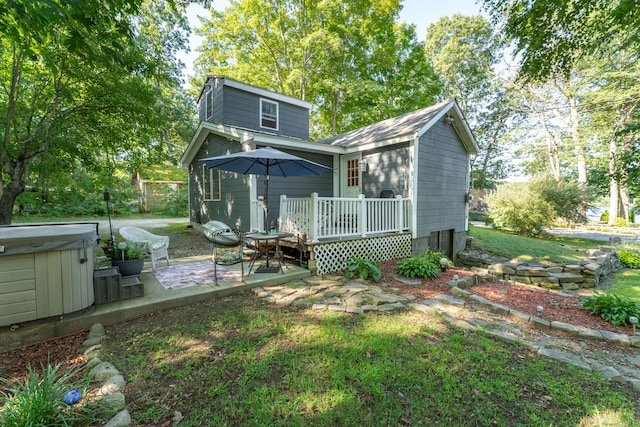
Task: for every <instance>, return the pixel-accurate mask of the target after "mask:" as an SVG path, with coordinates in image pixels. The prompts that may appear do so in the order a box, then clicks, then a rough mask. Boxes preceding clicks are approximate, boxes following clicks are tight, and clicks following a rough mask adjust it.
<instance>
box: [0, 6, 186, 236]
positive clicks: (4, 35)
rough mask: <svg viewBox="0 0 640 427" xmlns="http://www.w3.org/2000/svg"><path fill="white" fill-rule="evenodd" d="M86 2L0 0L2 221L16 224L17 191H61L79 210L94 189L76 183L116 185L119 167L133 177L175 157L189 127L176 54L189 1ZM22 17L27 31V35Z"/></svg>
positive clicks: (183, 34)
mask: <svg viewBox="0 0 640 427" xmlns="http://www.w3.org/2000/svg"><path fill="white" fill-rule="evenodd" d="M89 3H90V4H89ZM89 3H88V2H79V3H78V2H58V1H42V2H37V4H36V3H34V2H31V1H25V0H18V1H16V2H12V4H13V6H12V7H11V8H10V9H9V10H6V7H3V6H2V5H0V11H1V12H2V13H0V15H1V16H0V21H2V22H5V21H6V22H7V23H9V24H10V25H8V26H4V25H3V26H1V27H2V29H0V47H1V49H0V50H1V52H2V55H3V58H2V59H3V61H0V84H2V86H3V87H6V88H8V89H7V90H6V91H2V92H0V117H2V123H5V124H6V125H7V126H8V127H7V128H6V129H5V130H4V134H5V135H6V138H5V141H4V144H3V145H2V147H0V163H1V164H0V167H1V168H2V170H3V176H2V186H3V188H2V191H0V224H8V223H10V222H11V217H12V215H13V212H14V209H13V208H14V205H15V202H16V197H17V196H18V195H20V194H21V193H22V192H24V191H26V190H28V189H33V190H35V191H36V192H38V193H40V196H41V200H42V202H43V203H46V202H47V200H48V197H49V196H50V195H51V194H50V193H51V192H52V189H55V190H57V191H59V192H60V193H61V194H59V195H58V197H59V198H65V197H66V198H68V199H70V200H69V203H66V205H67V206H72V207H74V208H73V209H74V212H73V213H75V212H76V209H79V208H78V206H80V204H84V205H87V206H88V203H87V202H86V201H84V200H83V197H84V194H93V192H90V193H85V192H82V191H75V190H76V189H77V187H76V186H75V183H76V182H77V183H79V184H81V186H82V187H84V188H90V187H91V186H93V187H95V188H93V189H94V190H95V189H96V188H98V189H99V188H100V187H103V186H111V185H110V184H111V177H112V176H114V171H116V170H120V171H127V172H128V175H129V176H131V175H132V173H133V172H135V171H136V170H139V168H140V167H141V166H142V165H144V164H149V163H163V162H166V161H169V160H177V159H176V158H175V156H176V154H175V151H176V150H175V147H182V146H185V145H186V140H187V139H188V137H189V136H190V135H189V134H190V132H192V130H193V126H194V114H193V112H194V105H193V101H192V100H191V101H189V102H186V101H187V100H186V96H185V93H186V92H185V91H184V89H182V87H181V85H180V81H179V77H180V68H179V65H178V62H177V59H176V57H175V54H176V53H177V52H178V51H179V50H180V49H182V48H183V43H184V42H186V23H187V20H186V17H184V16H182V14H181V13H182V11H183V10H182V9H181V8H184V7H186V5H185V4H184V3H179V2H169V3H166V4H164V5H161V6H159V7H157V8H154V5H156V3H158V2H142V1H140V0H96V1H94V2H89ZM3 4H4V3H3ZM165 21H166V22H165ZM26 22H29V23H31V24H29V26H28V28H30V30H29V31H28V32H26V33H21V30H20V28H22V27H23V26H24V25H25V23H26ZM167 22H170V24H169V25H164V24H166V23H167ZM34 32H35V33H34ZM12 82H13V83H12ZM187 129H188V130H187ZM172 157H173V158H172ZM78 165H82V167H79V166H78ZM87 171H89V172H91V175H87V174H86V172H87ZM91 181H93V184H91V183H90V182H91ZM65 192H66V196H65V195H63V194H62V193H65ZM52 206H56V205H52ZM79 211H80V213H85V212H84V209H82V210H80V209H79ZM54 213H55V214H68V213H69V212H62V211H60V210H58V211H56V212H54Z"/></svg>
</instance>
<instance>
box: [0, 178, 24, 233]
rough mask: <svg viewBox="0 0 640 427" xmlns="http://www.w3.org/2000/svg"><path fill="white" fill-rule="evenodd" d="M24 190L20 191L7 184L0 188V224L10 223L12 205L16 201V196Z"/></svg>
mask: <svg viewBox="0 0 640 427" xmlns="http://www.w3.org/2000/svg"><path fill="white" fill-rule="evenodd" d="M23 191H24V190H22V191H20V190H19V188H17V187H15V186H12V185H8V186H7V187H5V188H3V189H2V196H0V225H9V224H11V219H12V218H13V205H14V204H15V202H16V197H18V195H19V194H20V193H22V192H23Z"/></svg>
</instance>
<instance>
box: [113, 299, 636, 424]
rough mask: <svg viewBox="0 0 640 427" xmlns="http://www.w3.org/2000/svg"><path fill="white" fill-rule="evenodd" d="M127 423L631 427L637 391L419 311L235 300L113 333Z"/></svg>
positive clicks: (141, 321)
mask: <svg viewBox="0 0 640 427" xmlns="http://www.w3.org/2000/svg"><path fill="white" fill-rule="evenodd" d="M107 332H108V340H107V341H106V342H105V344H104V347H103V349H102V350H101V353H104V354H105V355H108V357H109V360H110V361H112V362H113V363H115V365H116V366H117V368H118V369H119V370H121V371H122V372H123V373H124V375H125V376H126V378H127V381H128V385H127V403H128V407H127V408H128V410H129V412H130V413H131V415H132V418H133V422H134V424H135V425H151V424H153V425H160V424H162V423H164V422H166V421H168V420H171V419H172V418H173V416H174V412H175V411H180V412H181V413H182V415H183V416H184V419H183V421H182V422H181V423H180V426H213V425H215V426H236V425H243V426H307V425H315V426H336V425H339V426H356V425H357V426H399V425H407V426H419V425H424V426H437V425H442V426H489V425H492V426H493V425H495V426H550V425H553V426H604V425H616V426H632V425H638V423H640V406H639V405H638V404H637V403H638V399H640V392H639V391H638V390H633V389H632V388H629V387H626V386H623V385H620V384H616V383H614V382H609V381H606V380H605V379H604V378H603V377H602V376H601V375H599V374H598V373H597V372H590V371H586V370H581V369H578V368H575V367H572V366H570V365H566V364H564V363H559V362H553V361H549V360H546V359H543V358H541V357H538V356H536V355H535V354H533V353H532V352H531V351H529V350H527V349H525V348H524V347H519V346H514V345H510V344H507V343H503V342H502V341H497V340H495V339H493V338H490V337H487V336H484V335H482V334H481V333H475V332H469V331H465V330H461V329H457V328H454V327H451V326H449V325H448V324H447V323H445V322H444V321H443V320H442V319H441V318H440V317H438V316H436V315H426V314H424V313H418V312H414V311H403V312H394V313H368V314H366V315H352V314H347V313H337V312H330V311H323V312H319V311H317V310H311V309H304V308H295V307H286V308H283V307H278V306H276V305H273V304H269V303H266V302H264V301H263V300H260V299H258V298H256V297H253V296H252V295H247V294H245V295H242V294H241V295H236V296H233V297H228V298H225V299H224V300H216V301H212V302H210V303H204V304H195V305H191V306H188V307H183V308H180V309H175V310H170V311H166V312H162V313H157V314H154V315H152V316H148V317H143V318H139V319H136V320H133V321H130V322H126V323H120V324H117V325H114V326H112V327H110V328H108V331H107Z"/></svg>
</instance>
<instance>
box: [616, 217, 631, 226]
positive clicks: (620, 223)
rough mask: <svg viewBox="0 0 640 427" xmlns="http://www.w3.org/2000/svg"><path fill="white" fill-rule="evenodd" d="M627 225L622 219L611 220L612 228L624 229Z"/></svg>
mask: <svg viewBox="0 0 640 427" xmlns="http://www.w3.org/2000/svg"><path fill="white" fill-rule="evenodd" d="M628 225H629V223H628V222H627V220H626V219H624V218H621V217H618V218H616V219H614V220H613V226H614V227H626V226H628Z"/></svg>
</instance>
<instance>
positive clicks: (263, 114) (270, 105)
mask: <svg viewBox="0 0 640 427" xmlns="http://www.w3.org/2000/svg"><path fill="white" fill-rule="evenodd" d="M260 127H263V128H269V129H274V130H278V103H277V102H274V101H269V100H266V99H260Z"/></svg>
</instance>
